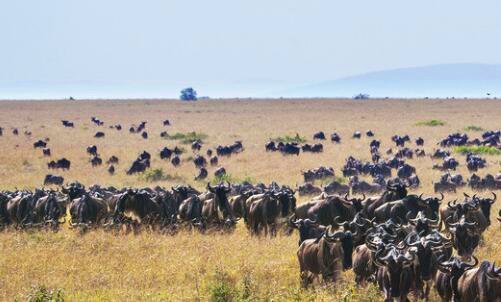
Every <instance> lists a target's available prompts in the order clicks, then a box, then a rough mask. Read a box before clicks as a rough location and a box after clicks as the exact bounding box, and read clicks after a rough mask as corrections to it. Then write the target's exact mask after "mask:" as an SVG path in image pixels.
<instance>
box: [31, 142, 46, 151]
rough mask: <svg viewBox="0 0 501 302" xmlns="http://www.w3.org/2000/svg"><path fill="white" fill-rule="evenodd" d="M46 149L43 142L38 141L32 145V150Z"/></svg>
mask: <svg viewBox="0 0 501 302" xmlns="http://www.w3.org/2000/svg"><path fill="white" fill-rule="evenodd" d="M45 147H47V143H46V142H44V141H43V140H38V141H36V142H35V143H33V148H35V149H36V148H45Z"/></svg>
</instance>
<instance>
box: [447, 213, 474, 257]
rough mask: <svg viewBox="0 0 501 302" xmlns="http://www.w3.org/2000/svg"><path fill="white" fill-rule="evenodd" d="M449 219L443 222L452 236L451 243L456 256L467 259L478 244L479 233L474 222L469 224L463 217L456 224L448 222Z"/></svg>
mask: <svg viewBox="0 0 501 302" xmlns="http://www.w3.org/2000/svg"><path fill="white" fill-rule="evenodd" d="M449 220H450V217H449V218H448V219H447V220H446V221H445V223H446V224H447V226H448V228H449V231H450V233H451V235H452V243H453V246H454V248H455V249H456V250H457V252H458V255H459V256H462V257H469V256H471V255H472V254H473V251H474V250H475V248H476V247H477V246H478V244H479V242H480V233H479V232H478V230H477V223H476V222H469V221H467V220H466V217H465V216H464V215H463V216H461V218H460V219H459V221H458V222H454V223H451V222H449Z"/></svg>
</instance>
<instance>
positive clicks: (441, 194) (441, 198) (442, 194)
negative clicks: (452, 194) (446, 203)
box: [438, 192, 445, 201]
mask: <svg viewBox="0 0 501 302" xmlns="http://www.w3.org/2000/svg"><path fill="white" fill-rule="evenodd" d="M440 196H441V197H440V199H439V200H438V201H442V200H444V197H445V196H444V193H442V192H440Z"/></svg>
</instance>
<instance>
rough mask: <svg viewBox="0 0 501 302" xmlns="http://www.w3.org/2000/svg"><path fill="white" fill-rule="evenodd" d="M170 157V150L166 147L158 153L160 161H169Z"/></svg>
mask: <svg viewBox="0 0 501 302" xmlns="http://www.w3.org/2000/svg"><path fill="white" fill-rule="evenodd" d="M171 156H172V150H171V149H169V148H167V147H164V148H163V149H162V150H161V151H160V158H161V159H166V158H167V159H170V157H171Z"/></svg>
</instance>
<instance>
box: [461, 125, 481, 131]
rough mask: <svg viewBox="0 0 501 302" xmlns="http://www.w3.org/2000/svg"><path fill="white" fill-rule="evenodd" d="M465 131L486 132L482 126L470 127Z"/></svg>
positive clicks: (465, 128)
mask: <svg viewBox="0 0 501 302" xmlns="http://www.w3.org/2000/svg"><path fill="white" fill-rule="evenodd" d="M464 131H477V132H480V131H484V128H482V127H480V126H475V125H469V126H466V127H464Z"/></svg>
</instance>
